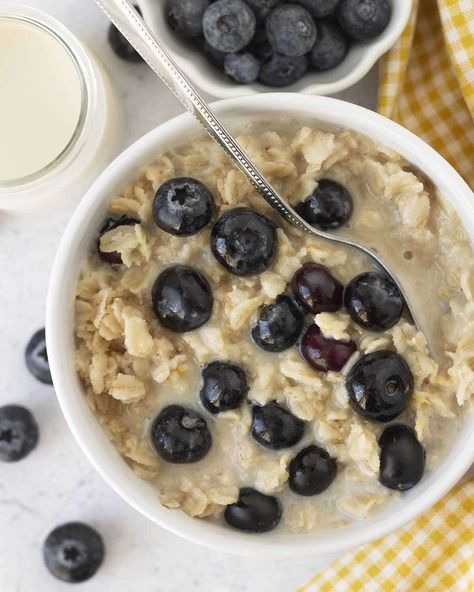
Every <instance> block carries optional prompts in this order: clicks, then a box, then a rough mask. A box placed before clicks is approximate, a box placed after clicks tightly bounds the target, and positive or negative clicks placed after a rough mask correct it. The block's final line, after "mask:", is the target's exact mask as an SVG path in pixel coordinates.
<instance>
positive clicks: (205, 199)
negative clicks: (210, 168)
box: [152, 177, 214, 236]
mask: <svg viewBox="0 0 474 592" xmlns="http://www.w3.org/2000/svg"><path fill="white" fill-rule="evenodd" d="M213 204H214V200H213V197H212V193H211V192H210V191H209V189H208V188H207V187H206V186H205V185H204V184H203V183H201V182H200V181H197V180H196V179H193V178H191V177H175V178H174V179H169V180H168V181H165V182H164V183H163V184H162V185H161V186H160V187H159V188H158V190H157V192H156V194H155V198H154V200H153V208H152V214H153V220H154V221H155V224H156V225H157V226H158V227H159V228H161V229H162V230H164V231H165V232H168V233H169V234H174V235H176V236H190V235H192V234H196V233H197V232H199V231H200V230H201V229H203V228H204V226H206V224H208V223H209V222H210V220H211V217H212V207H213Z"/></svg>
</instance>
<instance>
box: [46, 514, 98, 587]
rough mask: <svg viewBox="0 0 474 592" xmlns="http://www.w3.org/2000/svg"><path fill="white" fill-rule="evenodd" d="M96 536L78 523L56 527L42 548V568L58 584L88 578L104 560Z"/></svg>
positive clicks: (85, 525) (91, 529) (91, 530)
mask: <svg viewBox="0 0 474 592" xmlns="http://www.w3.org/2000/svg"><path fill="white" fill-rule="evenodd" d="M104 555H105V547H104V541H103V540H102V537H101V536H100V534H99V533H98V532H97V531H96V530H94V529H93V528H91V527H90V526H88V525H87V524H83V523H82V522H68V523H66V524H62V525H61V526H58V527H56V528H55V529H54V530H52V531H51V532H50V533H49V535H48V536H47V538H46V540H45V542H44V544H43V558H44V562H45V563H46V567H47V568H48V569H49V571H50V572H51V573H52V574H53V576H54V577H56V578H58V580H63V581H64V582H71V583H78V582H84V581H85V580H88V579H89V578H91V577H92V576H93V575H94V574H95V573H96V571H97V570H98V569H99V567H100V566H101V564H102V561H103V560H104Z"/></svg>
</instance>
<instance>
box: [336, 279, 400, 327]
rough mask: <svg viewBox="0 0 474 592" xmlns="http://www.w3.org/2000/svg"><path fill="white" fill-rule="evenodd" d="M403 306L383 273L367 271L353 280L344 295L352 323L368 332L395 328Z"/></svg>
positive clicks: (395, 286)
mask: <svg viewBox="0 0 474 592" xmlns="http://www.w3.org/2000/svg"><path fill="white" fill-rule="evenodd" d="M404 305H405V302H404V300H403V296H402V295H401V294H400V291H399V289H398V288H397V285H396V284H395V282H394V281H393V280H392V278H391V277H389V276H388V275H386V274H384V273H379V272H376V271H369V272H367V273H361V274H360V275H358V276H357V277H355V278H354V279H353V280H352V281H351V282H350V283H349V284H348V285H347V286H346V289H345V291H344V306H345V307H346V310H347V312H348V313H349V314H350V316H351V318H352V320H353V321H354V322H355V323H357V324H358V325H360V326H361V327H364V328H365V329H370V330H371V331H385V330H386V329H390V327H393V325H395V324H396V323H397V322H398V321H399V319H400V317H401V315H402V312H403V307H404Z"/></svg>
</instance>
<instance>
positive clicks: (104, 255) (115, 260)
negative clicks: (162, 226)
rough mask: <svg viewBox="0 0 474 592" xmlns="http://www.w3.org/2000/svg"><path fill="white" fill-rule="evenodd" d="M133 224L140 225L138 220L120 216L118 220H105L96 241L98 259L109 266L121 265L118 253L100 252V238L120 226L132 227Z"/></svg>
mask: <svg viewBox="0 0 474 592" xmlns="http://www.w3.org/2000/svg"><path fill="white" fill-rule="evenodd" d="M135 224H140V220H137V219H136V218H132V217H131V216H126V215H123V216H120V218H107V219H106V220H105V222H104V224H103V225H102V227H101V229H100V232H99V238H98V240H97V250H98V252H99V257H100V258H101V259H103V260H104V261H107V263H110V264H111V265H121V264H122V263H123V261H122V255H121V254H120V253H119V252H118V251H111V252H108V251H104V250H102V249H101V246H100V238H101V236H103V235H104V234H105V233H106V232H109V231H110V230H115V229H116V228H119V227H120V226H134V225H135Z"/></svg>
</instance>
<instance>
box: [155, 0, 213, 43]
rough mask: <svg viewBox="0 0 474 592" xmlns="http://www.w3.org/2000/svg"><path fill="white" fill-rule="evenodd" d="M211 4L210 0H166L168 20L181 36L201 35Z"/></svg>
mask: <svg viewBox="0 0 474 592" xmlns="http://www.w3.org/2000/svg"><path fill="white" fill-rule="evenodd" d="M209 4H210V2H209V0H166V4H165V16H166V21H167V23H168V24H169V26H170V27H171V28H172V29H173V31H175V32H176V33H177V34H178V35H180V36H181V37H199V36H200V35H201V34H202V19H203V16H204V12H205V10H206V8H207V7H208V6H209Z"/></svg>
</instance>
